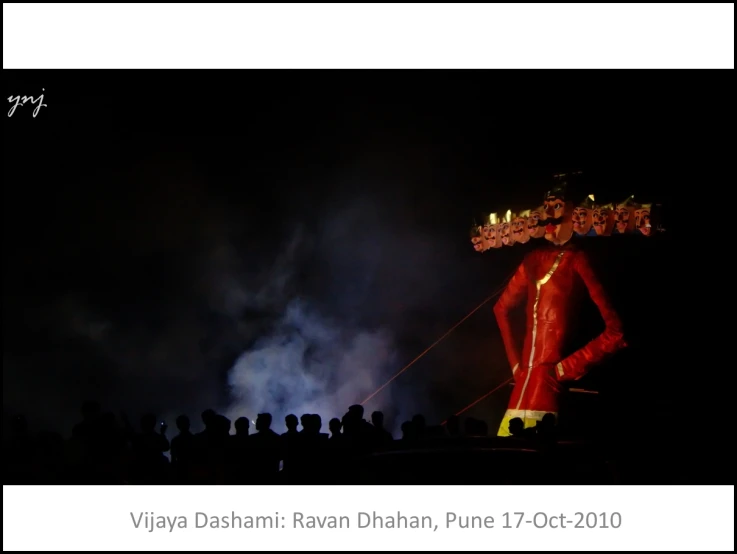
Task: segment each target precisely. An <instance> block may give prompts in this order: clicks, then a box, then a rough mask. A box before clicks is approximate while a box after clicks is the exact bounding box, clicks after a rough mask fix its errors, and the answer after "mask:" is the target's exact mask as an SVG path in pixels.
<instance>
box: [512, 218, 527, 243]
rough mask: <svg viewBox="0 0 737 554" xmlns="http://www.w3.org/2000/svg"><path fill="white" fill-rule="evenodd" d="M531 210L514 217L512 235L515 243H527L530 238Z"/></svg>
mask: <svg viewBox="0 0 737 554" xmlns="http://www.w3.org/2000/svg"><path fill="white" fill-rule="evenodd" d="M529 216H530V210H525V211H524V212H522V213H520V214H519V215H518V216H516V217H514V218H512V237H513V238H514V242H515V243H520V244H525V243H527V242H528V241H529V240H530V231H529V230H528V229H527V219H528V217H529Z"/></svg>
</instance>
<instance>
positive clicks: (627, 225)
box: [614, 196, 636, 235]
mask: <svg viewBox="0 0 737 554" xmlns="http://www.w3.org/2000/svg"><path fill="white" fill-rule="evenodd" d="M633 198H634V196H630V197H629V198H627V200H625V201H623V202H620V203H619V204H617V205H616V206H615V208H614V230H615V231H616V233H617V234H619V235H624V234H626V233H630V232H632V231H634V229H635V213H634V212H635V207H636V206H635V202H634V200H633Z"/></svg>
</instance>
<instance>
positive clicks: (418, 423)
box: [412, 414, 427, 437]
mask: <svg viewBox="0 0 737 554" xmlns="http://www.w3.org/2000/svg"><path fill="white" fill-rule="evenodd" d="M412 427H414V432H415V435H417V436H418V437H422V436H423V435H424V434H425V429H426V427H427V425H426V424H425V416H423V415H422V414H417V415H416V416H414V417H413V418H412Z"/></svg>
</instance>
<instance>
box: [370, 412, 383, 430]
mask: <svg viewBox="0 0 737 554" xmlns="http://www.w3.org/2000/svg"><path fill="white" fill-rule="evenodd" d="M371 423H373V424H374V427H376V428H377V429H383V428H384V414H383V413H382V412H378V411H377V412H374V413H373V414H371Z"/></svg>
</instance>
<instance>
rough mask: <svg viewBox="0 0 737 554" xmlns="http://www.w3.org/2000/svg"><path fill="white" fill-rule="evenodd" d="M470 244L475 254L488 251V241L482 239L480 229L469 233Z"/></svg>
mask: <svg viewBox="0 0 737 554" xmlns="http://www.w3.org/2000/svg"><path fill="white" fill-rule="evenodd" d="M471 244H473V249H474V250H475V251H476V252H486V251H487V250H488V249H489V241H488V240H486V239H485V238H484V236H483V234H482V229H481V227H477V228H476V230H475V231H473V230H472V231H471Z"/></svg>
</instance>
